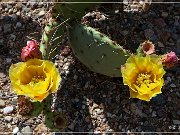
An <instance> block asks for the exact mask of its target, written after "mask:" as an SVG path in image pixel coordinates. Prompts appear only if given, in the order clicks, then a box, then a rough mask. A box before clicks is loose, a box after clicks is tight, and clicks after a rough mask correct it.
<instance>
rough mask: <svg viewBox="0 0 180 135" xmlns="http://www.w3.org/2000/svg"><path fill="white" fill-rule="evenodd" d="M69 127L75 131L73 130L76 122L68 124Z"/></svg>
mask: <svg viewBox="0 0 180 135" xmlns="http://www.w3.org/2000/svg"><path fill="white" fill-rule="evenodd" d="M68 128H69V129H71V130H72V131H73V130H74V123H73V122H72V123H71V124H70V125H69V126H68Z"/></svg>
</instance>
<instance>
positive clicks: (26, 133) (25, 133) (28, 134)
mask: <svg viewBox="0 0 180 135" xmlns="http://www.w3.org/2000/svg"><path fill="white" fill-rule="evenodd" d="M21 132H22V133H23V135H31V134H32V129H31V128H30V126H26V127H24V128H23V129H22V130H21Z"/></svg>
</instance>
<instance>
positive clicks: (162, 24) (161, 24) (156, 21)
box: [154, 18, 166, 28]
mask: <svg viewBox="0 0 180 135" xmlns="http://www.w3.org/2000/svg"><path fill="white" fill-rule="evenodd" d="M154 24H155V25H157V26H158V27H159V28H164V27H165V26H166V23H165V21H164V19H162V18H158V19H154Z"/></svg>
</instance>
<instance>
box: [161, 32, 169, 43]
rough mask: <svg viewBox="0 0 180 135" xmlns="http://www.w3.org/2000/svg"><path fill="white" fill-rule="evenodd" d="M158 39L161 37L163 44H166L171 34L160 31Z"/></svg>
mask: <svg viewBox="0 0 180 135" xmlns="http://www.w3.org/2000/svg"><path fill="white" fill-rule="evenodd" d="M160 37H161V39H162V41H163V42H164V43H166V42H167V41H168V39H169V38H170V37H171V34H170V33H169V32H167V31H162V32H161V33H160Z"/></svg>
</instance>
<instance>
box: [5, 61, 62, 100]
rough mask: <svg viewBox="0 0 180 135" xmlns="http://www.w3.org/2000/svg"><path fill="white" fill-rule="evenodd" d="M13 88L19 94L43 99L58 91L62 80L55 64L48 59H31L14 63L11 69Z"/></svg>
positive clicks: (34, 98) (10, 75)
mask: <svg viewBox="0 0 180 135" xmlns="http://www.w3.org/2000/svg"><path fill="white" fill-rule="evenodd" d="M9 77H10V80H11V85H12V89H13V90H14V91H15V92H16V93H17V94H18V95H24V96H27V97H30V98H31V99H32V100H34V101H40V102H41V101H42V100H43V99H45V98H46V97H47V96H48V95H49V94H50V93H52V92H56V90H57V89H58V86H59V83H60V81H61V78H60V74H59V72H58V70H57V69H56V67H55V65H54V64H53V63H52V62H50V61H48V60H40V59H30V60H28V61H26V62H19V63H16V64H12V65H11V67H10V69H9Z"/></svg>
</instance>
